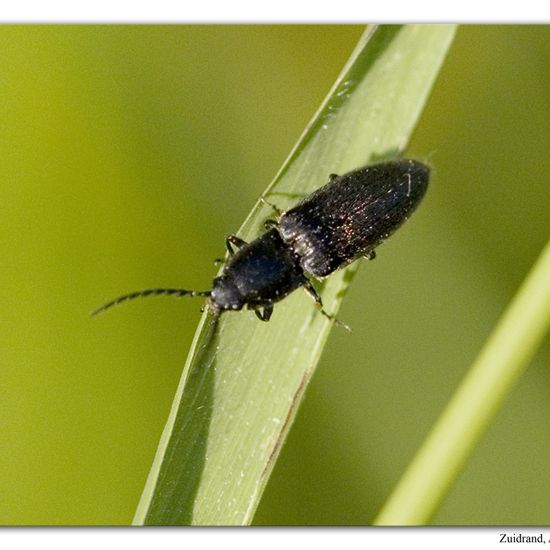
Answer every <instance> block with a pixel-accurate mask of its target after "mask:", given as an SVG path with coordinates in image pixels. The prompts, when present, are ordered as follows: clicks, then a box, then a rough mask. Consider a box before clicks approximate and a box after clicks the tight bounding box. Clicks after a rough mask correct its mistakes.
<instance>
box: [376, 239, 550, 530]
mask: <svg viewBox="0 0 550 550" xmlns="http://www.w3.org/2000/svg"><path fill="white" fill-rule="evenodd" d="M549 328H550V242H549V243H548V244H547V245H546V248H545V249H544V251H543V252H542V254H541V256H540V258H539V260H538V262H537V263H536V264H535V266H534V267H533V269H532V270H531V273H530V274H529V276H528V277H527V279H526V280H525V282H524V284H523V285H522V287H521V288H520V290H519V292H518V294H517V295H516V297H515V298H514V300H513V301H512V303H511V304H510V306H509V308H508V310H507V311H506V312H505V314H504V315H503V317H502V319H501V320H500V321H499V323H498V325H497V326H496V328H495V330H494V332H493V334H492V335H491V336H490V337H489V339H488V340H487V343H486V345H485V347H484V348H483V350H482V351H481V353H480V354H479V356H478V358H477V359H476V361H475V362H474V364H473V365H472V368H471V369H470V371H469V373H468V375H467V376H466V378H465V379H464V381H463V382H462V384H461V386H460V388H459V389H458V391H457V392H456V394H455V395H454V397H453V399H452V400H451V401H450V402H449V404H448V406H447V408H446V409H445V411H444V412H443V414H442V415H441V417H440V419H439V420H438V422H437V423H436V425H435V426H434V428H433V430H432V432H431V433H430V435H429V436H428V438H427V439H426V441H425V443H424V445H423V446H422V448H421V449H420V451H419V452H418V453H417V455H416V457H415V458H414V460H413V462H412V463H411V465H410V467H409V469H408V470H407V471H406V473H405V475H404V476H403V478H402V479H401V481H400V483H399V484H398V486H397V487H396V489H395V491H394V493H393V494H392V495H391V497H390V499H389V500H388V502H387V503H386V505H385V506H384V508H383V510H382V511H381V513H380V515H379V516H378V518H377V519H376V522H375V523H376V524H377V525H421V524H425V523H427V522H428V521H429V520H430V519H431V517H432V515H433V514H434V513H435V511H436V509H437V506H438V505H439V503H440V502H441V500H442V499H443V497H444V496H445V494H446V493H447V491H448V489H449V487H450V486H451V484H452V482H453V481H454V480H455V479H456V477H457V476H458V474H459V473H460V471H461V470H462V466H463V465H464V463H465V462H466V460H467V458H468V456H469V455H470V453H471V452H472V450H473V448H474V447H475V445H476V444H477V442H478V441H479V439H480V438H481V436H482V435H483V433H484V431H485V429H486V428H487V426H488V424H489V422H490V421H491V419H492V418H493V416H494V415H495V414H496V412H497V411H498V409H499V407H500V405H501V404H502V403H503V401H504V399H505V398H506V396H507V395H508V393H509V392H510V390H511V389H512V387H513V386H514V383H515V382H516V380H517V379H518V378H519V376H521V374H522V373H523V371H524V370H525V369H526V368H527V365H528V364H529V361H530V360H531V359H532V357H533V355H534V354H535V352H536V350H537V348H538V347H539V345H540V344H541V342H542V340H543V339H544V337H545V335H546V333H547V332H548V330H549Z"/></svg>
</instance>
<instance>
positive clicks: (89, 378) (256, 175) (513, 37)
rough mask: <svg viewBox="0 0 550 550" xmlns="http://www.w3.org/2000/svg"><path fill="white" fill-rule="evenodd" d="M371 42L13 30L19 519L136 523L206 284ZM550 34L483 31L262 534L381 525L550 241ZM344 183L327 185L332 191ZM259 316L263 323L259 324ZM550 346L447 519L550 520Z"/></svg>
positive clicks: (4, 324)
mask: <svg viewBox="0 0 550 550" xmlns="http://www.w3.org/2000/svg"><path fill="white" fill-rule="evenodd" d="M362 30H363V28H362V27H360V26H2V27H0V105H1V107H0V109H1V116H0V135H1V139H0V181H1V185H0V204H1V205H2V216H1V217H0V228H1V235H2V239H1V240H0V247H1V252H0V257H1V258H2V259H1V263H2V269H1V270H0V277H1V281H0V285H1V291H0V299H1V306H0V307H1V311H2V314H1V315H0V334H1V346H0V354H1V361H0V373H1V378H0V380H1V383H0V392H1V393H0V421H1V426H2V429H1V439H0V441H1V444H0V495H1V498H0V524H3V525H7V524H67V525H69V524H128V523H129V522H130V521H131V519H132V516H133V513H134V511H135V507H136V505H137V502H138V499H139V496H140V494H141V490H142V488H143V485H144V482H145V479H146V476H147V473H148V471H149V468H150V466H151V462H152V459H153V456H154V453H155V450H156V446H157V443H158V440H159V437H160V433H161V430H162V428H163V426H164V422H165V420H166V417H167V415H168V411H169V408H170V405H171V401H172V398H173V395H174V393H175V390H176V385H177V382H178V379H179V376H180V374H181V370H182V367H183V363H184V360H185V357H186V354H187V350H188V347H189V345H190V343H191V339H192V336H193V332H194V328H195V326H196V323H197V321H198V319H199V315H200V313H199V307H200V303H199V302H198V301H191V300H189V301H185V300H184V301H175V300H169V299H160V298H159V299H156V300H150V301H147V300H145V301H143V302H139V303H134V304H132V305H128V306H126V307H124V308H120V309H118V310H113V311H112V313H110V314H109V315H105V316H104V317H101V318H98V319H94V320H91V319H90V318H89V317H88V312H89V311H90V310H92V309H93V308H94V307H96V306H98V305H99V304H101V303H102V302H103V301H104V300H106V299H109V298H112V297H114V296H116V295H118V294H121V293H124V292H126V291H130V290H134V289H139V288H144V287H150V286H176V287H179V286H184V287H186V288H201V289H202V288H207V287H208V286H209V284H210V281H211V278H212V277H213V275H214V274H215V271H216V268H215V267H214V266H213V263H212V260H213V259H214V258H216V257H219V256H220V255H222V254H223V251H224V244H223V239H224V236H225V235H226V234H228V233H230V232H234V231H235V230H236V229H237V228H238V227H239V225H240V223H241V222H242V220H243V219H244V217H245V215H246V214H247V213H248V211H249V210H250V208H251V207H252V205H253V203H254V201H255V200H256V198H257V197H258V195H259V194H260V193H261V192H262V190H263V189H264V188H265V187H266V185H267V184H268V183H269V181H270V180H271V178H272V177H273V176H274V174H275V172H276V171H277V170H278V168H279V167H280V165H281V164H282V162H283V160H284V159H285V157H286V156H287V154H288V153H289V151H290V149H291V147H292V146H293V144H294V143H295V141H296V140H297V138H298V136H299V135H300V133H301V132H302V130H303V128H304V127H305V125H306V124H307V122H308V121H309V119H310V118H311V117H312V115H313V113H314V112H315V110H316V109H317V108H318V106H319V104H320V102H321V101H322V99H323V98H324V96H325V95H326V94H327V92H328V90H329V88H330V86H331V85H332V83H333V82H334V80H335V78H336V76H337V75H338V73H339V71H340V69H341V67H342V65H343V64H344V62H345V61H346V60H347V58H348V56H349V54H350V53H351V50H352V49H353V47H354V45H355V43H356V41H357V39H358V38H359V36H360V34H361V33H362ZM549 75H550V31H549V27H548V26H465V27H461V28H460V29H459V31H458V34H457V37H456V40H455V43H454V45H453V46H452V48H451V51H450V54H449V56H448V60H447V62H446V64H445V65H444V67H443V70H442V72H441V74H440V77H439V79H438V81H437V83H436V86H435V89H434V91H433V94H432V96H431V99H430V100H429V102H428V104H427V106H426V109H425V112H424V114H423V116H422V118H421V121H420V124H419V126H418V129H417V131H416V133H415V136H414V139H413V141H412V143H411V146H410V148H409V151H408V155H409V156H412V157H416V158H419V159H423V160H427V161H429V162H430V163H431V164H432V165H433V166H434V177H433V180H432V186H431V190H430V192H429V194H428V197H427V199H426V201H425V203H424V204H423V206H422V208H421V209H420V211H419V213H418V214H416V215H415V217H414V218H413V220H412V221H411V222H409V224H407V226H406V228H404V229H403V230H402V231H400V232H399V233H397V234H396V235H395V236H394V237H393V238H392V240H391V241H390V242H389V243H388V244H387V246H385V247H384V250H383V251H381V253H380V254H379V257H378V259H377V260H376V261H375V262H372V263H369V264H368V265H364V266H363V268H362V269H361V271H360V273H359V275H358V276H357V277H356V279H355V281H354V284H353V287H352V288H351V290H350V293H349V295H348V297H347V298H346V300H345V302H344V306H343V309H342V312H341V318H342V319H343V320H345V321H346V322H347V323H349V324H350V325H351V326H352V327H354V332H353V334H351V335H350V334H348V333H346V332H345V331H343V330H334V331H333V333H332V335H331V338H330V340H329V344H328V346H327V349H326V351H325V353H324V355H323V358H322V360H321V363H320V365H319V368H318V371H317V373H316V375H315V377H314V379H313V382H312V383H311V385H310V387H309V389H308V391H307V394H306V399H305V402H304V404H303V406H302V408H301V410H300V412H299V415H298V418H297V421H296V423H295V425H294V428H293V430H292V431H291V434H290V437H289V440H288V442H287V444H286V445H285V447H284V448H283V452H282V455H281V458H280V460H279V462H278V464H277V465H276V467H275V471H274V474H273V476H272V478H271V481H270V482H269V485H268V487H267V490H266V493H265V496H264V499H263V501H262V503H261V505H260V509H259V510H258V513H257V516H256V523H257V524H263V525H265V524H309V525H315V524H331V525H335V524H343V525H349V524H359V525H366V524H369V523H370V522H372V520H373V518H374V516H375V515H376V513H377V511H378V510H379V508H380V506H381V505H382V503H383V502H384V500H385V499H386V498H387V496H388V494H389V493H390V491H391V489H392V488H393V487H394V485H395V483H396V482H397V480H398V479H399V477H400V475H401V473H402V472H403V470H404V468H405V467H406V465H407V464H408V463H409V461H410V460H411V458H412V456H413V455H414V452H415V450H416V449H417V448H418V446H419V445H420V443H421V442H422V441H423V439H424V437H425V436H426V434H427V432H428V431H429V429H430V427H431V426H432V424H433V422H434V421H435V419H436V418H437V417H438V414H439V413H440V411H441V410H442V407H443V406H444V405H445V403H446V402H447V400H448V399H449V397H450V396H451V395H452V393H453V392H454V390H455V389H456V387H457V384H458V383H459V381H460V380H461V378H462V376H463V375H464V373H465V372H466V370H467V368H468V366H469V364H470V363H471V361H472V360H473V359H474V357H475V356H476V354H477V352H478V351H479V349H480V346H481V345H482V344H483V342H484V341H485V339H486V338H487V336H488V334H489V332H490V331H491V329H492V327H493V326H494V324H495V322H496V320H497V319H498V317H499V315H500V314H501V313H502V311H503V309H504V308H505V307H506V304H507V303H508V302H509V300H510V299H511V297H512V296H513V294H514V292H515V291H516V289H517V288H518V285H519V284H520V283H521V281H522V279H523V278H524V276H525V274H526V273H527V272H528V270H529V269H530V266H531V265H532V263H533V262H534V260H535V259H536V257H537V255H538V253H539V251H540V250H541V248H542V247H543V246H544V244H545V242H546V240H547V239H548V236H549V229H550V222H549V212H550V181H549V180H550V178H549V174H550V155H549V153H550V147H549V146H550V86H549ZM320 183H322V182H320ZM243 314H244V315H247V314H250V313H243ZM549 367H550V345H549V343H548V341H547V342H546V343H545V345H544V346H543V348H542V349H541V350H540V351H539V353H538V354H537V357H536V359H535V361H534V362H533V364H532V366H531V367H530V369H529V370H528V372H527V375H526V376H524V378H523V379H522V380H521V381H520V382H519V384H518V385H517V387H516V388H515V390H514V392H513V394H512V395H511V397H510V398H509V399H508V400H507V402H506V404H505V406H504V408H503V409H502V410H501V411H500V412H499V414H498V416H497V418H496V421H495V422H494V424H493V425H492V426H491V427H490V429H489V430H488V432H487V434H486V436H485V437H484V439H483V441H482V443H481V445H480V446H479V447H478V448H477V449H476V451H475V453H474V455H473V457H472V459H471V461H470V462H469V463H468V465H467V467H466V469H465V471H464V472H463V474H462V475H461V476H460V478H459V480H458V483H457V484H456V485H455V486H454V487H453V489H452V491H451V493H450V494H449V496H448V498H447V499H446V500H445V502H444V504H443V506H442V508H441V509H440V511H439V513H438V514H437V516H436V517H435V520H434V521H435V523H436V524H455V525H456V524H548V523H549V522H550V474H549V472H550V422H549V418H550V370H549Z"/></svg>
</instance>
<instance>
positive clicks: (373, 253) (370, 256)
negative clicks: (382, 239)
mask: <svg viewBox="0 0 550 550" xmlns="http://www.w3.org/2000/svg"><path fill="white" fill-rule="evenodd" d="M365 258H366V259H367V260H374V258H376V250H371V251H370V252H367V253H366V254H365Z"/></svg>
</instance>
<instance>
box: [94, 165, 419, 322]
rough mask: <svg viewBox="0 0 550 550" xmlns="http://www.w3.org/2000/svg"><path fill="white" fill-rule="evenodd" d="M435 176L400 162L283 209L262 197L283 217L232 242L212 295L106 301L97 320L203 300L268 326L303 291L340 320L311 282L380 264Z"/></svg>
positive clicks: (165, 291)
mask: <svg viewBox="0 0 550 550" xmlns="http://www.w3.org/2000/svg"><path fill="white" fill-rule="evenodd" d="M429 175H430V169H429V167H428V166H427V165H426V164H423V163H421V162H419V161H416V160H410V159H398V160H392V161H387V162H381V163H378V164H373V165H370V166H365V167H363V168H359V169H357V170H353V171H351V172H348V173H346V174H344V175H342V176H338V175H336V174H331V175H330V176H329V181H328V183H327V184H326V185H324V186H323V187H321V188H320V189H318V190H317V191H315V192H313V193H312V194H311V195H309V196H307V197H305V198H304V199H303V200H302V201H301V202H300V203H299V204H298V205H297V206H295V207H294V208H291V209H290V210H287V211H285V212H282V211H280V210H279V209H278V208H277V207H276V206H275V205H272V204H271V203H269V202H268V201H267V200H265V199H264V198H262V199H261V200H262V201H263V202H264V203H266V204H268V205H269V206H271V208H273V210H274V211H275V212H276V213H277V216H278V217H277V219H269V220H267V221H266V223H265V229H266V231H265V233H263V234H262V235H260V236H259V237H258V238H257V239H255V240H254V241H252V242H250V243H247V242H245V241H244V240H243V239H241V238H240V237H238V236H236V235H229V236H228V237H227V238H226V247H227V250H228V253H229V259H228V261H227V263H226V264H225V266H224V268H223V271H222V273H221V275H220V276H218V277H216V278H215V279H214V281H213V283H212V289H211V290H205V291H196V290H185V289H178V288H154V289H148V290H139V291H136V292H131V293H129V294H124V295H123V296H120V297H118V298H116V299H115V300H112V301H110V302H107V303H106V304H104V305H102V306H101V307H100V308H98V309H96V310H95V311H94V312H92V315H97V314H98V313H101V312H103V311H105V310H106V309H109V308H111V307H112V306H114V305H117V304H120V303H121V302H125V301H127V300H133V299H134V298H138V297H145V296H155V295H156V296H158V295H171V296H176V297H179V296H191V297H194V296H202V297H206V298H208V300H207V306H208V308H209V310H210V311H211V312H212V313H213V315H214V316H215V317H218V316H219V315H220V314H221V313H223V312H225V311H237V310H241V309H242V308H243V307H245V306H246V307H247V308H248V309H251V310H253V311H254V313H255V314H256V316H257V317H258V318H259V319H260V320H262V321H269V319H270V317H271V315H272V313H273V306H274V304H275V303H276V302H279V301H280V300H282V299H283V298H285V297H286V296H288V295H289V294H290V293H291V292H293V291H294V290H296V289H297V288H299V287H303V288H304V289H305V290H306V292H307V293H308V294H309V295H310V296H311V297H312V298H313V299H314V301H315V303H316V305H317V306H318V307H319V309H320V311H321V313H322V314H323V315H325V316H326V317H328V318H329V319H331V320H333V321H336V319H335V318H334V316H332V315H330V314H328V313H327V312H326V311H325V310H324V309H323V303H322V300H321V297H320V296H319V294H318V293H317V291H316V290H315V287H314V286H313V284H312V278H314V279H323V278H325V277H327V276H329V275H330V274H331V273H333V272H334V271H336V270H338V269H341V268H343V267H345V266H347V265H349V264H350V263H351V262H354V261H355V260H357V259H358V258H360V257H365V258H367V259H369V260H372V259H374V257H375V248H376V247H377V246H379V245H380V244H382V243H383V242H384V241H385V240H386V239H387V238H388V237H389V236H390V235H391V234H392V233H393V232H394V231H395V230H396V229H397V228H398V227H399V226H400V225H401V224H402V223H403V222H405V221H406V220H407V219H408V218H409V216H410V215H411V214H412V212H413V211H414V210H415V209H416V208H417V206H418V205H419V204H420V202H421V200H422V198H423V197H424V195H425V193H426V189H427V187H428V181H429ZM336 322H338V321H336Z"/></svg>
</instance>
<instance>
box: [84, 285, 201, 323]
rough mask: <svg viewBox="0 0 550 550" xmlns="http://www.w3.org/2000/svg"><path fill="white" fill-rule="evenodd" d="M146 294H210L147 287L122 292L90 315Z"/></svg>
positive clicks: (176, 295) (193, 295) (93, 315)
mask: <svg viewBox="0 0 550 550" xmlns="http://www.w3.org/2000/svg"><path fill="white" fill-rule="evenodd" d="M146 296H175V297H176V298H181V297H182V296H191V298H194V297H195V296H210V291H209V290H185V289H183V288H149V289H146V290H136V291H135V292H130V293H129V294H123V295H122V296H119V297H118V298H115V299H114V300H111V301H110V302H107V303H106V304H103V305H102V306H101V307H98V308H97V309H96V310H94V311H92V313H91V314H90V315H91V316H92V317H95V316H96V315H99V314H100V313H103V312H104V311H105V310H106V309H110V308H112V307H113V306H117V305H118V304H121V303H122V302H127V301H128V300H133V299H134V298H145V297H146Z"/></svg>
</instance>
